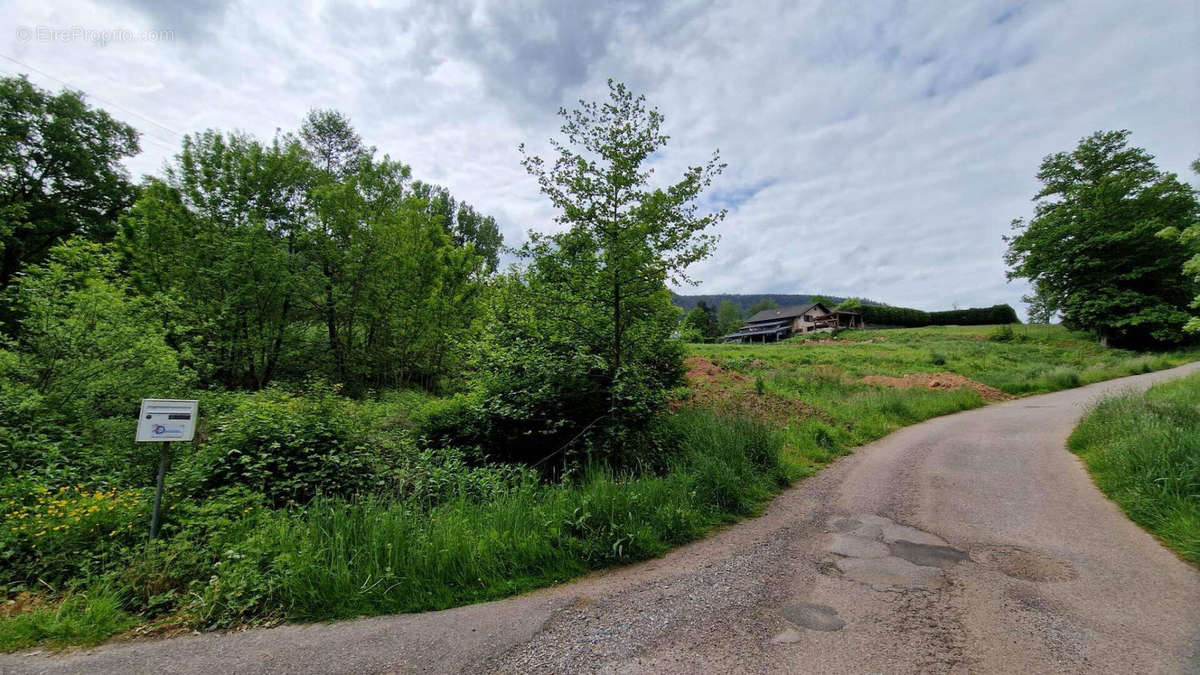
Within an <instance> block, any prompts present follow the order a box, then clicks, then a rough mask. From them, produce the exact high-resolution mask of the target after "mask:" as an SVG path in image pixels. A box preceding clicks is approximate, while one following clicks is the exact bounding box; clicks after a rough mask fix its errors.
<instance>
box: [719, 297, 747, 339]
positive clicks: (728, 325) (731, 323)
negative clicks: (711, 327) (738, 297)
mask: <svg viewBox="0 0 1200 675" xmlns="http://www.w3.org/2000/svg"><path fill="white" fill-rule="evenodd" d="M742 321H743V317H742V310H740V309H738V306H737V305H735V304H733V302H731V301H729V300H722V301H721V305H720V306H719V307H718V308H717V334H718V335H729V334H730V333H732V332H734V331H736V330H737V329H739V328H741V327H742Z"/></svg>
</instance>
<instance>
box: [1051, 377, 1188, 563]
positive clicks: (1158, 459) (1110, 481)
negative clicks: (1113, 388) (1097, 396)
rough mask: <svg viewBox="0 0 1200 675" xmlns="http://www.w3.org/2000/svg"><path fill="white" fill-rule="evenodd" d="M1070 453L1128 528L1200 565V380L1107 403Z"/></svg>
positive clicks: (1079, 431) (1082, 427)
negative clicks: (1134, 526) (1142, 531)
mask: <svg viewBox="0 0 1200 675" xmlns="http://www.w3.org/2000/svg"><path fill="white" fill-rule="evenodd" d="M1068 447H1070V449H1071V451H1072V452H1074V453H1076V454H1078V455H1079V457H1080V458H1081V459H1083V461H1084V464H1086V465H1087V468H1088V471H1089V472H1091V474H1092V478H1093V479H1094V480H1095V481H1096V485H1097V486H1098V487H1099V488H1100V489H1101V490H1102V491H1103V492H1104V493H1105V494H1106V495H1108V496H1109V498H1111V499H1112V500H1113V501H1114V502H1116V503H1117V505H1118V506H1120V507H1121V509H1122V510H1124V511H1125V514H1126V515H1128V516H1129V518H1130V519H1131V520H1133V521H1134V522H1135V523H1137V524H1139V525H1141V526H1142V527H1144V528H1146V529H1147V530H1149V531H1150V532H1152V533H1154V535H1156V536H1157V537H1158V538H1159V539H1161V540H1162V541H1163V542H1164V543H1166V545H1167V546H1169V547H1171V548H1172V549H1174V550H1175V551H1177V552H1178V553H1179V554H1180V555H1181V556H1182V557H1184V558H1185V559H1187V560H1190V561H1191V562H1192V563H1193V564H1195V565H1200V375H1197V374H1193V375H1189V376H1187V377H1185V378H1181V379H1179V380H1175V381H1172V382H1163V383H1161V384H1156V385H1154V386H1153V387H1151V388H1150V389H1149V390H1147V391H1146V392H1144V393H1123V394H1117V395H1115V396H1111V397H1109V398H1106V399H1104V400H1102V401H1101V402H1100V403H1098V404H1097V405H1096V406H1095V407H1094V408H1093V409H1092V410H1091V412H1089V413H1088V415H1087V416H1086V417H1084V419H1083V421H1082V422H1081V423H1080V424H1079V426H1078V427H1077V428H1076V429H1075V432H1074V433H1072V434H1071V438H1070V440H1069V442H1068Z"/></svg>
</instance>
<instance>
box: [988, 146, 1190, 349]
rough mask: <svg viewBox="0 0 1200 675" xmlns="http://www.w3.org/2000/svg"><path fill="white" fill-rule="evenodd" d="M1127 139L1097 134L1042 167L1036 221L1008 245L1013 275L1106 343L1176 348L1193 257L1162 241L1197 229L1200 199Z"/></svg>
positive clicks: (1019, 224)
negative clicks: (1166, 233) (1166, 231)
mask: <svg viewBox="0 0 1200 675" xmlns="http://www.w3.org/2000/svg"><path fill="white" fill-rule="evenodd" d="M1128 140H1129V132H1128V131H1109V132H1097V133H1095V134H1093V135H1091V136H1089V137H1087V138H1084V139H1083V140H1081V141H1080V143H1079V146H1078V147H1077V148H1076V149H1075V150H1073V151H1071V152H1060V153H1056V154H1053V155H1050V156H1048V157H1046V158H1045V159H1044V160H1043V161H1042V166H1041V169H1040V170H1039V171H1038V180H1040V181H1041V182H1042V186H1043V187H1042V189H1041V191H1039V192H1038V193H1037V195H1035V196H1034V201H1035V207H1034V217H1033V219H1032V220H1030V221H1028V222H1026V221H1024V220H1022V219H1017V220H1014V221H1013V229H1014V230H1016V231H1017V234H1015V235H1013V236H1011V237H1006V238H1005V240H1006V241H1007V242H1008V251H1007V253H1006V254H1005V262H1007V263H1008V265H1009V266H1010V267H1011V269H1010V271H1009V273H1008V276H1009V278H1010V279H1013V278H1018V277H1021V278H1025V279H1029V280H1030V281H1031V282H1032V283H1033V284H1034V287H1035V288H1036V289H1037V290H1038V293H1039V295H1040V297H1041V298H1042V299H1043V300H1044V301H1045V303H1046V305H1047V306H1048V307H1049V308H1052V309H1055V310H1058V311H1061V313H1062V315H1063V319H1064V322H1065V323H1067V324H1069V325H1072V326H1075V327H1078V328H1082V329H1087V330H1093V331H1095V332H1096V333H1097V336H1098V337H1099V339H1100V341H1101V342H1102V343H1105V344H1107V343H1108V342H1109V341H1110V340H1111V341H1113V342H1118V343H1123V344H1139V343H1150V342H1157V343H1172V342H1177V341H1179V340H1181V339H1182V337H1183V333H1182V328H1183V325H1184V324H1185V323H1186V322H1187V320H1188V315H1187V312H1186V307H1187V305H1188V302H1189V301H1190V299H1191V298H1192V296H1193V295H1194V294H1195V293H1194V291H1195V288H1194V284H1193V283H1192V281H1191V280H1190V279H1187V278H1186V277H1185V276H1184V275H1183V273H1182V267H1183V263H1184V261H1185V259H1186V257H1187V256H1186V252H1185V251H1184V250H1182V249H1181V248H1179V247H1177V246H1172V245H1171V244H1170V242H1168V241H1166V240H1165V239H1163V238H1161V237H1157V236H1155V235H1156V233H1158V232H1159V231H1160V230H1162V229H1163V228H1164V226H1175V227H1179V228H1183V227H1186V226H1187V225H1189V224H1190V223H1191V222H1192V221H1193V220H1194V218H1195V214H1196V209H1197V205H1196V198H1195V195H1194V194H1193V192H1192V189H1191V188H1190V187H1189V186H1187V185H1185V184H1184V183H1181V182H1180V181H1179V180H1178V179H1177V178H1176V177H1175V175H1174V174H1169V173H1164V172H1162V171H1160V170H1159V169H1158V167H1156V166H1155V165H1154V158H1153V157H1152V156H1151V155H1150V154H1148V153H1147V152H1146V151H1145V150H1142V149H1141V148H1132V147H1128V146H1127V143H1128Z"/></svg>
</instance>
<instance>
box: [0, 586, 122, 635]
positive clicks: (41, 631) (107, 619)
mask: <svg viewBox="0 0 1200 675" xmlns="http://www.w3.org/2000/svg"><path fill="white" fill-rule="evenodd" d="M136 623H137V620H136V619H135V618H134V617H133V616H132V615H130V614H129V613H127V612H126V611H125V610H124V609H122V607H121V599H120V598H119V597H118V595H117V594H116V593H115V592H114V591H112V590H111V589H109V588H107V587H103V586H98V587H96V588H93V589H91V590H87V591H77V592H69V593H67V594H66V595H65V596H64V597H63V598H62V600H61V601H60V602H58V603H57V604H54V605H47V606H40V607H35V608H33V609H30V610H28V611H25V612H22V613H20V614H17V615H15V616H12V617H7V618H0V651H13V650H17V649H25V648H28V647H34V646H39V645H41V646H48V647H63V646H67V645H93V644H97V643H99V642H102V641H103V640H105V639H107V638H108V637H109V636H111V635H115V634H116V633H120V632H121V631H124V630H127V629H128V628H130V627H132V626H133V625H134V624H136Z"/></svg>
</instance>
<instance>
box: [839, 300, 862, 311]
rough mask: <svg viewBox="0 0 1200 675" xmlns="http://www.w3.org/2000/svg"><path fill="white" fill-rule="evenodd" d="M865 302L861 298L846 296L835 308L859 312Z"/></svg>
mask: <svg viewBox="0 0 1200 675" xmlns="http://www.w3.org/2000/svg"><path fill="white" fill-rule="evenodd" d="M862 306H863V303H862V300H861V299H859V298H846V299H845V300H843V301H842V302H841V304H839V305H838V306H837V307H836V308H835V309H839V310H842V311H845V312H857V311H860V310H861V309H862Z"/></svg>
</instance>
